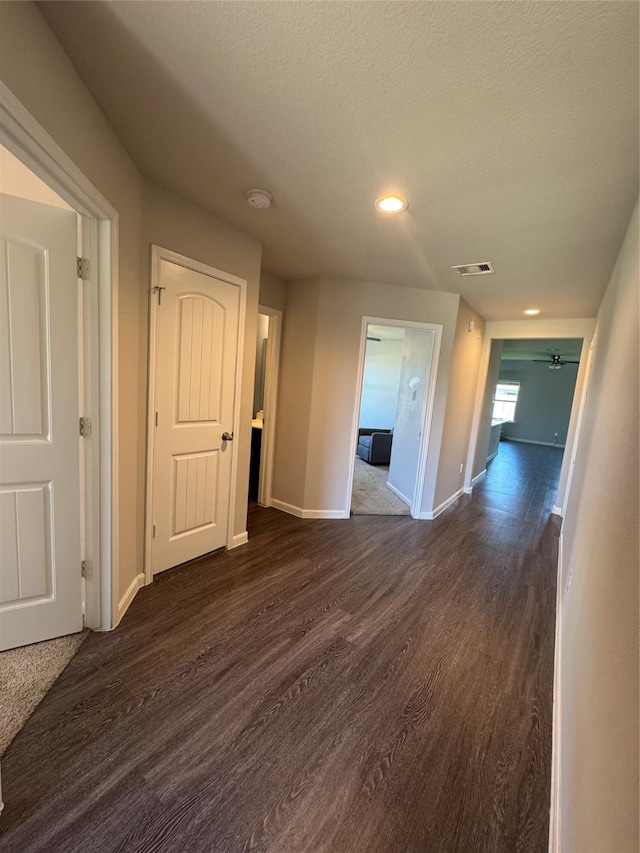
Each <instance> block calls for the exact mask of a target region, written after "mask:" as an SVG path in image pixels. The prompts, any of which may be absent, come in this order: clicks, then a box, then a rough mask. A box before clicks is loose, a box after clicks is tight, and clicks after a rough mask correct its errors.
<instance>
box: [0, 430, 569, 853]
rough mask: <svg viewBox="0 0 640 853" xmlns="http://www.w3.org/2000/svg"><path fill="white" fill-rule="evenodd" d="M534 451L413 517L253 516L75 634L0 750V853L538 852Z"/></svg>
mask: <svg viewBox="0 0 640 853" xmlns="http://www.w3.org/2000/svg"><path fill="white" fill-rule="evenodd" d="M561 458H562V455H561V452H560V451H559V450H557V449H555V448H549V447H539V446H534V445H526V444H508V443H505V444H503V445H502V446H501V452H500V454H499V455H498V457H497V458H496V459H495V460H494V461H493V462H492V463H491V465H490V467H489V471H488V474H487V477H486V478H485V479H484V481H482V482H481V483H480V484H478V486H476V488H475V490H474V494H473V496H472V497H464V498H462V499H461V500H459V501H458V502H457V503H456V504H454V505H453V506H452V507H451V508H450V509H449V510H448V511H447V512H445V513H444V514H443V515H441V516H440V517H439V518H437V519H436V520H435V521H433V522H422V521H414V520H412V519H410V518H406V517H381V516H378V517H375V516H358V517H353V518H351V519H349V520H345V521H329V520H327V521H318V520H301V519H297V518H294V517H292V516H287V515H284V514H282V513H280V512H278V511H276V510H273V509H262V508H260V507H254V508H253V509H252V510H251V517H250V526H249V536H250V540H249V544H248V545H247V546H244V547H241V548H238V549H237V550H235V551H231V552H220V553H217V554H215V555H213V556H211V557H206V558H202V559H200V560H198V561H194V562H193V563H191V564H189V565H188V566H186V567H185V568H182V569H177V570H173V571H169V572H166V573H165V574H164V575H162V576H161V577H160V578H159V579H158V580H157V581H156V583H154V584H153V585H152V586H150V587H147V588H145V589H143V590H141V591H140V593H139V594H138V596H137V598H136V599H135V601H134V602H133V605H132V606H131V608H130V610H129V612H128V613H127V614H126V616H125V618H124V620H123V622H122V624H121V625H120V627H119V628H118V629H117V630H116V631H114V632H113V633H110V634H92V635H90V636H89V638H88V639H87V640H86V642H85V643H84V645H83V646H82V648H81V649H80V651H79V653H78V655H77V656H76V657H75V658H74V660H73V661H72V662H71V664H70V665H69V667H68V668H67V669H66V670H65V672H64V673H63V674H62V676H61V677H60V678H59V680H58V681H57V682H56V684H55V685H54V687H53V689H52V690H51V691H50V693H49V694H48V695H47V696H46V698H45V699H44V701H43V702H42V704H41V705H40V707H39V708H38V709H37V711H36V712H35V714H34V715H33V717H32V718H31V719H30V720H29V722H28V723H27V725H26V726H25V728H24V729H23V730H22V732H21V733H20V734H19V735H18V736H17V737H16V739H15V741H14V742H13V744H12V745H11V746H10V748H9V749H8V751H7V753H6V754H5V756H4V757H3V762H2V782H3V793H4V799H5V811H4V814H3V816H2V820H0V849H2V850H3V851H7V853H8V851H15V853H18V851H19V852H20V853H31V851H56V853H70V851H85V850H92V851H96V853H106V851H116V850H119V851H127V853H135V851H140V853H142V851H145V853H146V851H163V853H164V851H176V853H178V852H179V853H183V851H187V850H188V851H210V852H211V851H215V853H227V851H228V853H235V851H238V853H241V851H248V850H263V851H271V852H272V853H303V851H311V852H312V853H315V851H326V852H327V853H364V851H367V853H399V851H407V853H427V851H428V853H436V851H441V853H457V852H458V851H460V853H462V851H465V853H466V851H474V853H482V851H486V853H489V851H491V852H492V853H493V851H505V853H507V852H508V853H512V851H514V850H519V851H532V853H533V851H535V853H542V851H546V849H547V840H548V810H549V796H550V757H551V708H552V681H553V641H554V616H555V572H556V564H557V537H558V531H559V519H557V518H555V517H553V516H550V514H549V513H550V510H551V507H552V505H553V503H554V498H555V490H556V487H557V479H558V474H559V469H560V463H561Z"/></svg>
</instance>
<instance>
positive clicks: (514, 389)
mask: <svg viewBox="0 0 640 853" xmlns="http://www.w3.org/2000/svg"><path fill="white" fill-rule="evenodd" d="M583 347H584V339H583V338H528V339H521V338H518V339H516V338H506V339H493V340H492V341H491V350H490V353H489V365H488V371H487V381H486V386H485V390H484V399H483V404H482V413H481V417H480V423H479V427H478V436H477V442H476V447H475V455H474V460H473V470H472V482H471V485H472V486H473V485H475V484H476V483H479V482H480V481H481V480H483V479H484V477H485V476H486V475H487V472H488V471H492V469H495V472H494V473H495V474H496V476H494V477H492V478H491V484H490V486H487V487H488V488H489V487H490V488H491V489H493V490H496V489H497V490H500V491H501V492H505V490H506V492H509V493H511V494H512V496H513V499H514V501H516V500H517V493H518V490H519V489H520V486H521V484H520V482H519V473H520V469H521V468H522V465H521V462H522V460H523V459H524V457H526V465H527V469H530V468H532V467H533V468H536V466H537V467H538V468H539V469H540V470H542V469H544V470H545V471H547V472H548V484H547V486H548V490H549V494H548V500H549V501H550V502H551V503H550V510H551V511H552V512H556V513H558V514H561V508H560V507H559V506H557V495H558V488H559V484H560V475H561V470H562V462H563V455H564V450H565V446H566V445H567V442H568V439H569V433H570V423H571V416H572V411H573V408H574V397H575V389H576V384H577V380H578V371H579V367H580V362H581V359H582V354H583ZM521 458H522V459H521ZM523 464H524V463H523ZM498 473H499V474H500V476H498Z"/></svg>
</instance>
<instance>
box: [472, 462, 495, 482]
mask: <svg viewBox="0 0 640 853" xmlns="http://www.w3.org/2000/svg"><path fill="white" fill-rule="evenodd" d="M496 455H497V454H496ZM486 476H487V469H486V468H485V469H484V471H480V473H479V474H476V476H475V477H474V478H473V480H472V481H471V488H473V487H474V486H475V484H476V483H479V482H480V480H483V479H484V478H485V477H486Z"/></svg>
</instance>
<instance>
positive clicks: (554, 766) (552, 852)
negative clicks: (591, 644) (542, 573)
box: [549, 531, 563, 853]
mask: <svg viewBox="0 0 640 853" xmlns="http://www.w3.org/2000/svg"><path fill="white" fill-rule="evenodd" d="M562 584H563V571H562V531H560V539H559V540H558V574H557V582H556V643H555V649H554V659H553V711H552V735H551V806H550V809H549V853H560V838H561V833H560V830H561V818H560V814H561V812H560V788H561V769H562V743H561V735H562V689H561V688H562V667H561V664H562V615H561V610H562Z"/></svg>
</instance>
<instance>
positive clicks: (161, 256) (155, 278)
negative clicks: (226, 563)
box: [144, 244, 247, 584]
mask: <svg viewBox="0 0 640 853" xmlns="http://www.w3.org/2000/svg"><path fill="white" fill-rule="evenodd" d="M160 261H169V262H170V263H172V264H176V265H177V266H181V267H185V268H186V269H190V270H194V271H195V272H199V273H202V274H203V275H206V276H210V277H211V278H216V279H219V280H220V281H224V282H227V284H233V285H235V286H236V287H238V288H239V304H238V349H237V353H236V370H235V392H234V399H233V433H234V435H236V436H239V435H240V428H241V420H240V401H241V396H242V393H241V392H242V361H243V353H244V337H245V321H246V313H247V281H246V279H244V278H239V277H238V276H236V275H232V274H231V273H228V272H224V271H223V270H219V269H216V268H215V267H212V266H209V264H203V263H201V262H200V261H196V260H194V259H193V258H188V257H187V256H186V255H180V254H178V253H177V252H172V251H171V250H170V249H164V248H162V246H156V245H155V244H152V245H151V274H150V277H149V278H150V280H149V348H148V356H147V371H148V395H147V458H146V463H147V477H146V497H145V520H144V525H145V530H144V543H145V548H144V577H145V583H147V584H149V583H152V582H153V566H152V560H151V553H152V544H153V519H152V510H153V479H154V477H153V475H154V464H153V462H154V454H155V411H156V405H155V396H156V358H157V340H156V339H157V327H158V300H157V299H154V298H153V295H154V294H153V289H154V287H156V286H159V285H160V274H161V269H160ZM231 444H232V454H233V455H232V457H231V483H230V487H229V518H228V523H227V539H226V546H225V547H226V548H228V549H231V548H235V547H236V545H235V544H234V532H233V525H234V517H235V506H236V491H237V483H238V452H237V449H236V447H237V444H236V443H235V442H231ZM240 535H242V534H240ZM238 544H241V543H238Z"/></svg>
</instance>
